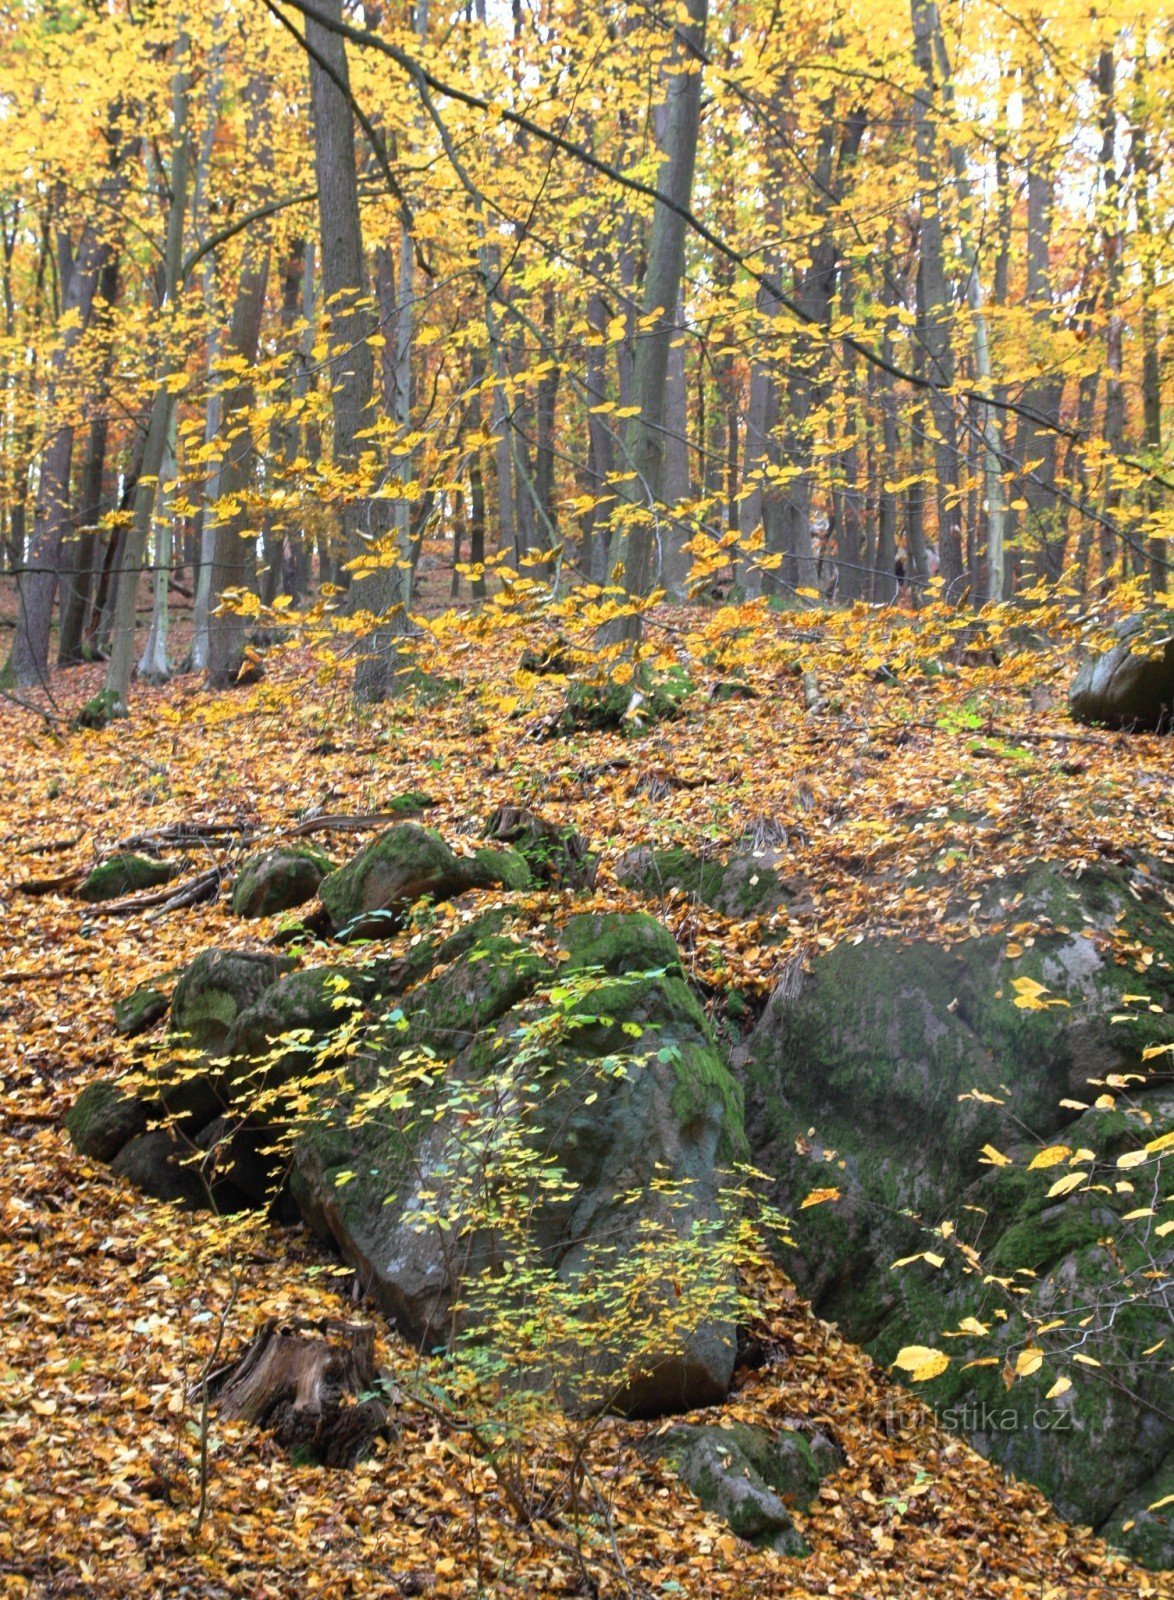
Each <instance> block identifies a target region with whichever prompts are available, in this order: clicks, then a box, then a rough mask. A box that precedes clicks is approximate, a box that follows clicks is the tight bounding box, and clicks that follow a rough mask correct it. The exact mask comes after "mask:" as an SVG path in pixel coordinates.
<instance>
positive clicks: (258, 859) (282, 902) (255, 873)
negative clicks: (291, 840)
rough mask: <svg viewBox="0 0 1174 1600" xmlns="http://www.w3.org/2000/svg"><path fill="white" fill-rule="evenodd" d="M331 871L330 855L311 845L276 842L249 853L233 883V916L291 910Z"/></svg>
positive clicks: (314, 892) (314, 893)
mask: <svg viewBox="0 0 1174 1600" xmlns="http://www.w3.org/2000/svg"><path fill="white" fill-rule="evenodd" d="M334 870H335V867H334V863H333V862H332V861H331V860H330V858H329V856H326V855H323V853H322V852H321V851H320V850H316V849H315V848H314V846H313V845H279V846H278V847H277V848H276V849H275V850H266V851H263V852H261V853H259V854H257V855H254V856H250V857H249V859H248V860H247V861H246V862H245V863H244V865H243V866H242V867H241V870H240V872H239V874H238V875H237V880H236V882H235V884H234V885H233V889H232V910H233V915H234V916H238V917H272V916H274V915H276V913H277V912H279V911H292V910H293V908H294V907H295V906H300V905H304V904H305V903H306V901H307V900H312V899H313V898H314V896H315V895H316V894H317V893H318V885H319V884H320V883H321V882H322V879H323V878H324V877H326V875H327V874H328V873H330V872H333V871H334Z"/></svg>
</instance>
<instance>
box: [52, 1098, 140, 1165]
mask: <svg viewBox="0 0 1174 1600" xmlns="http://www.w3.org/2000/svg"><path fill="white" fill-rule="evenodd" d="M146 1127H147V1108H146V1106H145V1104H144V1103H143V1101H142V1100H140V1099H138V1098H137V1097H136V1096H135V1095H133V1094H129V1093H128V1092H127V1091H126V1090H125V1089H122V1088H120V1087H119V1085H118V1084H116V1083H112V1082H111V1081H110V1080H109V1079H108V1078H100V1079H99V1080H98V1081H97V1082H96V1083H90V1084H87V1085H86V1087H85V1088H84V1089H83V1090H82V1092H81V1094H79V1095H78V1097H77V1099H76V1100H75V1101H74V1103H73V1105H72V1106H71V1107H70V1108H69V1110H68V1111H67V1112H66V1113H65V1131H66V1133H68V1135H69V1137H70V1140H71V1142H72V1144H73V1147H74V1149H75V1150H76V1151H77V1152H78V1154H79V1155H83V1156H89V1157H90V1158H91V1159H92V1160H94V1161H113V1160H114V1157H115V1156H116V1155H117V1154H118V1152H119V1151H120V1150H121V1149H122V1147H123V1145H124V1144H129V1142H130V1141H131V1139H133V1138H135V1137H136V1136H137V1135H138V1134H140V1133H143V1132H145V1130H146Z"/></svg>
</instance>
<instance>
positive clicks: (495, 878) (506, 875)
mask: <svg viewBox="0 0 1174 1600" xmlns="http://www.w3.org/2000/svg"><path fill="white" fill-rule="evenodd" d="M473 864H474V866H475V868H476V873H477V881H478V883H480V884H481V885H483V886H484V887H486V888H492V887H493V886H495V885H498V884H500V886H501V887H502V888H503V889H508V890H510V891H511V892H512V893H515V894H516V893H521V892H522V891H523V890H525V889H529V888H530V887H531V884H532V879H531V877H530V867H529V865H528V863H527V861H526V858H525V857H524V856H522V855H521V854H519V852H518V851H517V850H509V849H500V850H495V849H491V848H486V849H483V850H475V851H474V852H473Z"/></svg>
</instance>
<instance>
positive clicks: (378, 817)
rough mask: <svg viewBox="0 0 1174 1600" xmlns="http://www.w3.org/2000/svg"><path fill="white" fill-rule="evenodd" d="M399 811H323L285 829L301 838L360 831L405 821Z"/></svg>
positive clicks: (295, 837)
mask: <svg viewBox="0 0 1174 1600" xmlns="http://www.w3.org/2000/svg"><path fill="white" fill-rule="evenodd" d="M405 820H406V819H405V818H404V817H403V816H402V815H401V814H400V813H399V812H398V811H367V812H363V813H360V814H358V815H354V816H350V815H347V814H346V813H345V812H339V811H331V812H325V811H324V812H322V814H321V815H320V816H316V817H303V818H302V820H301V821H300V822H296V823H295V824H294V825H293V827H292V828H287V829H286V830H285V833H286V836H287V837H289V838H294V839H297V838H301V837H302V835H304V834H307V833H329V832H334V833H358V832H360V831H361V830H362V829H364V828H378V827H381V826H382V825H383V824H384V823H387V822H403V821H405Z"/></svg>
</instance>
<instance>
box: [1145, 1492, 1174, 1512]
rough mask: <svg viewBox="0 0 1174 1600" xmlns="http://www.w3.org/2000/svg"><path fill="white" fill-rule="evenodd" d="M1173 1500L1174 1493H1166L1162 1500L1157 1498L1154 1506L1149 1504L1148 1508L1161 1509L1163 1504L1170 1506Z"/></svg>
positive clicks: (1152, 1509)
mask: <svg viewBox="0 0 1174 1600" xmlns="http://www.w3.org/2000/svg"><path fill="white" fill-rule="evenodd" d="M1172 1500H1174V1494H1164V1495H1163V1496H1162V1498H1161V1499H1160V1500H1155V1501H1154V1503H1153V1505H1152V1506H1148V1507H1147V1510H1149V1511H1160V1510H1161V1509H1162V1507H1163V1506H1168V1505H1169V1504H1170V1502H1171V1501H1172Z"/></svg>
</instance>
